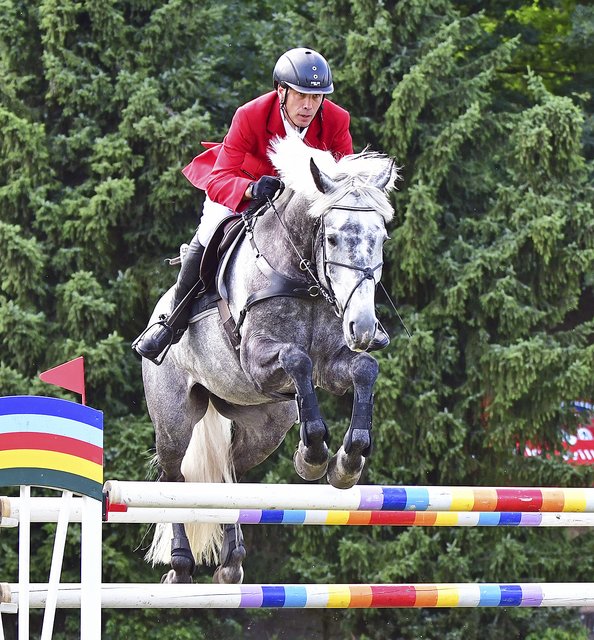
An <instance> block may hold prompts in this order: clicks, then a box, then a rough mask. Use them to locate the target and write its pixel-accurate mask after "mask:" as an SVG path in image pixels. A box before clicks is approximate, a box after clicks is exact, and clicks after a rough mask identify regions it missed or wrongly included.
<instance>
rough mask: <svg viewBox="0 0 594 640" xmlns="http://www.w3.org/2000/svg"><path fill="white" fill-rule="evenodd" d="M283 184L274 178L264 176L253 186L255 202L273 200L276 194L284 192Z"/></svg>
mask: <svg viewBox="0 0 594 640" xmlns="http://www.w3.org/2000/svg"><path fill="white" fill-rule="evenodd" d="M283 186H284V185H283V183H282V181H281V180H279V179H278V178H275V177H274V176H262V177H261V178H260V179H259V180H258V182H254V183H253V184H252V198H253V199H254V200H266V199H267V198H270V199H272V198H273V197H274V195H275V194H276V192H277V191H278V190H279V189H280V190H281V191H282V187H283Z"/></svg>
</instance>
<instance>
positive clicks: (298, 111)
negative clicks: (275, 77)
mask: <svg viewBox="0 0 594 640" xmlns="http://www.w3.org/2000/svg"><path fill="white" fill-rule="evenodd" d="M278 95H279V99H280V101H281V103H282V102H283V98H284V100H285V110H286V113H287V115H288V117H289V122H291V123H292V124H294V125H296V126H298V127H301V128H304V127H309V125H310V124H311V121H312V120H313V119H314V117H315V115H316V113H317V112H318V111H319V109H320V107H321V105H322V100H323V98H324V96H323V95H322V94H321V93H300V92H299V91H295V90H294V89H290V88H288V89H285V88H284V87H279V88H278Z"/></svg>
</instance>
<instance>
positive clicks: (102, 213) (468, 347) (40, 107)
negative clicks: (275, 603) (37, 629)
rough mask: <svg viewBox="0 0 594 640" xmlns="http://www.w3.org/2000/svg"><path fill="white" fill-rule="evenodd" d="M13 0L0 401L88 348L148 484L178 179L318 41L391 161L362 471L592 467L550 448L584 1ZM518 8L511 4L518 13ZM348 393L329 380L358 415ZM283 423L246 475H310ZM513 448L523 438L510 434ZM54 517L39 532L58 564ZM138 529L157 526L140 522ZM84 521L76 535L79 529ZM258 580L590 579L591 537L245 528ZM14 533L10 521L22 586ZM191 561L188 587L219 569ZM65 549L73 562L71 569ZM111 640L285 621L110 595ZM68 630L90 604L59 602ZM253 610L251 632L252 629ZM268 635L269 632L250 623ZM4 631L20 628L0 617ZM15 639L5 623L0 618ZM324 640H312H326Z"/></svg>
mask: <svg viewBox="0 0 594 640" xmlns="http://www.w3.org/2000/svg"><path fill="white" fill-rule="evenodd" d="M504 4H505V5H506V6H505V8H504V7H503V5H502V3H498V2H491V1H490V0H481V1H471V0H465V1H464V2H456V3H454V2H451V1H449V0H427V1H423V2H421V1H420V0H401V1H399V2H396V1H395V0H384V1H383V2H370V1H369V0H325V1H324V2H321V1H319V0H310V1H309V2H307V3H296V2H291V1H290V0H281V2H274V3H273V2H271V1H270V0H256V1H254V2H249V3H243V2H239V1H231V0H228V1H226V2H223V3H219V2H213V1H212V0H205V1H204V2H200V3H187V2H182V1H181V0H168V1H166V0H124V1H122V2H115V1H114V0H78V1H75V0H60V1H57V0H35V1H33V2H24V1H22V0H0V70H1V72H2V82H1V83H0V96H1V102H0V126H1V129H2V136H1V137H0V141H1V142H0V145H1V150H2V154H1V159H0V240H1V244H2V248H3V251H2V252H0V338H1V340H2V344H3V346H4V348H3V351H2V355H1V356H0V393H2V395H10V394H19V393H32V394H40V395H54V394H58V395H62V396H63V397H71V396H70V395H69V394H67V393H66V392H60V391H59V390H57V389H54V388H48V387H47V386H46V385H44V384H43V383H41V382H40V381H39V380H38V378H37V375H38V373H39V372H40V371H43V370H45V369H48V368H50V367H52V366H54V365H56V364H59V363H60V362H64V361H66V360H68V359H70V358H73V357H75V356H78V355H81V354H82V355H84V356H85V359H86V365H87V372H88V376H87V385H88V399H89V404H91V405H92V406H94V407H97V408H99V409H101V410H103V411H104V413H105V418H106V420H105V429H106V456H105V458H106V474H107V475H108V476H110V477H115V478H127V479H144V478H145V477H146V475H147V469H148V467H149V464H148V462H149V458H150V449H151V447H152V444H153V435H152V427H151V425H150V423H149V420H148V417H147V415H146V411H145V407H144V405H143V401H142V390H141V379H140V365H139V362H138V360H137V359H136V358H135V357H134V356H133V354H132V352H131V351H130V349H129V343H130V341H131V340H132V339H133V338H134V337H135V335H136V334H137V333H138V332H139V331H140V330H141V329H142V328H143V327H144V324H145V322H146V320H147V318H148V315H149V311H150V308H151V307H152V305H153V304H154V302H155V301H156V299H157V298H158V296H159V295H160V294H161V293H162V292H163V291H164V290H165V289H167V288H168V287H169V286H170V285H171V284H172V283H173V281H174V279H175V276H176V274H175V273H174V272H173V271H172V270H170V269H169V267H166V266H164V265H163V262H162V260H163V258H165V257H167V256H170V255H173V254H175V253H176V251H177V247H178V245H179V244H180V243H181V242H183V241H187V239H188V238H189V237H190V235H191V233H192V231H193V228H194V227H195V225H196V222H197V216H196V212H197V211H198V210H199V208H200V205H201V195H200V194H199V193H198V192H196V191H195V190H193V189H192V188H191V187H190V186H189V185H188V184H187V182H186V181H185V179H184V178H183V177H182V176H181V174H180V169H181V168H182V167H183V166H184V165H185V164H186V163H187V162H188V161H189V160H190V159H191V158H192V157H193V156H194V155H195V154H196V153H198V152H200V150H201V148H200V142H201V141H202V140H220V139H221V138H222V136H223V135H224V133H225V130H226V128H227V126H228V124H229V122H230V119H231V116H232V114H233V111H234V109H235V108H236V107H237V106H238V105H239V104H240V103H242V102H244V101H246V100H248V99H250V98H252V97H254V96H255V95H257V94H259V93H261V92H263V91H265V90H268V88H270V70H271V69H272V67H273V65H274V61H275V60H276V58H277V57H278V55H280V53H282V51H284V50H285V49H288V48H290V47H293V46H302V45H306V46H313V47H315V48H317V49H318V50H319V51H321V52H322V53H323V54H324V55H325V56H326V57H327V58H328V59H329V61H330V63H331V65H332V68H333V72H334V77H335V85H336V89H337V91H336V94H335V96H333V98H336V100H337V101H338V102H339V103H340V104H342V105H343V106H345V107H347V108H348V109H349V110H350V111H351V114H352V129H353V134H354V141H355V147H356V149H357V150H361V149H363V148H364V147H365V146H367V145H369V146H371V148H373V149H375V150H378V151H383V152H385V153H388V154H389V155H391V156H394V157H395V158H396V160H397V162H398V163H399V164H401V165H403V174H404V181H403V182H402V183H401V185H400V192H399V193H398V194H397V195H396V196H395V199H394V203H395V208H396V212H397V214H396V218H395V220H394V222H393V223H392V228H391V229H390V232H391V236H392V240H391V242H390V243H388V244H387V245H386V246H387V264H386V269H385V270H384V273H385V275H384V283H385V285H386V287H387V289H388V291H389V292H390V295H391V297H392V298H393V299H394V300H395V302H396V304H397V306H398V309H399V311H400V313H401V314H402V315H403V317H404V320H405V322H406V324H407V325H408V326H409V327H410V329H411V331H412V338H411V339H408V337H407V336H406V334H405V333H404V331H403V330H402V328H401V326H400V324H399V322H398V319H397V318H396V316H395V315H393V314H392V313H391V312H390V306H389V304H388V303H387V301H383V302H382V309H383V313H384V317H383V319H384V321H385V322H386V324H387V325H388V326H389V328H390V331H391V333H392V335H393V342H392V345H391V346H390V348H389V349H388V350H387V351H385V352H383V353H381V354H380V355H379V356H378V357H379V358H380V361H381V375H380V379H379V381H378V385H377V390H376V391H377V392H376V419H375V425H374V433H375V439H376V447H375V453H374V455H373V456H372V458H371V460H370V464H369V468H368V470H367V473H366V476H365V477H364V478H363V480H362V482H370V483H382V484H384V483H385V484H398V483H406V484H430V485H435V484H468V485H482V486H487V485H492V484H502V485H520V484H528V485H551V486H578V485H591V484H592V473H591V472H589V471H588V470H587V469H578V468H576V467H573V466H570V465H567V464H566V463H565V462H564V461H562V460H560V459H559V458H557V457H555V456H548V455H544V454H543V456H542V457H540V458H538V457H537V458H532V459H530V460H527V459H524V458H523V457H522V456H521V455H518V451H521V450H522V447H523V444H524V443H525V442H526V441H527V440H530V441H532V442H536V443H539V444H541V445H542V446H543V447H545V452H546V451H547V449H546V448H547V447H549V450H553V449H555V448H558V447H560V446H561V432H560V425H562V424H567V425H568V428H571V425H572V420H573V422H575V420H574V418H573V415H572V413H571V411H569V407H570V403H571V401H573V400H576V399H586V400H588V399H590V400H591V399H594V393H593V391H592V380H593V379H594V377H593V364H592V362H593V358H592V308H593V305H592V303H593V291H592V280H593V277H592V273H593V269H592V264H593V248H594V247H593V228H592V219H593V215H592V213H593V211H592V209H593V206H594V198H593V194H592V187H591V181H592V180H591V179H592V156H593V152H592V140H593V136H592V123H593V122H594V120H593V117H592V111H593V109H592V98H591V96H589V95H587V93H586V92H587V91H588V90H589V89H591V87H592V71H593V70H592V60H593V59H594V57H593V56H592V50H593V43H594V39H593V36H592V34H593V33H594V14H593V13H592V10H591V7H589V5H587V4H585V3H579V2H576V1H575V0H549V1H547V2H545V1H544V0H542V1H540V2H532V1H530V2H528V1H527V0H516V1H514V2H512V3H504ZM507 5H508V6H507ZM348 404H349V399H348V398H347V399H345V400H340V399H339V400H333V399H324V409H325V413H326V417H327V419H328V422H329V424H331V426H332V428H333V430H336V431H338V432H341V431H342V428H343V427H344V424H345V421H346V420H347V413H346V411H345V407H346V406H347V405H348ZM297 435H298V434H297V433H296V431H295V433H291V434H290V435H289V437H288V439H287V442H286V444H285V446H284V448H283V449H282V451H280V452H278V453H277V454H275V455H274V456H273V457H272V458H271V459H270V460H269V461H268V462H267V463H266V464H265V465H262V466H261V467H260V468H258V469H257V470H256V471H255V473H254V474H253V478H252V479H255V480H259V479H263V480H267V481H273V482H274V481H277V482H295V481H296V478H295V473H294V471H293V469H292V463H291V459H292V450H293V448H294V446H295V443H296V440H297ZM516 445H518V446H516ZM52 529H53V527H52V525H45V526H44V527H43V530H42V531H38V532H37V535H38V537H37V540H36V544H35V546H36V548H38V558H37V560H36V562H35V564H34V567H35V571H36V574H35V575H34V576H33V579H34V580H36V581H40V582H42V581H45V580H46V578H47V573H46V568H45V567H46V566H47V560H48V558H49V556H50V554H51V543H52V537H51V536H50V535H48V534H49V533H50V532H51V531H52ZM145 533H146V531H145V528H143V527H131V526H127V527H123V526H121V527H114V528H113V529H108V530H106V531H105V544H104V548H103V556H104V579H105V581H107V582H110V581H114V582H117V581H121V582H123V581H126V582H133V581H139V582H140V581H147V582H150V581H155V580H156V579H158V573H157V572H156V571H154V570H152V569H151V568H149V567H146V566H145V565H144V564H143V562H142V559H141V558H142V550H141V549H139V548H138V547H139V545H142V544H143V542H141V541H142V540H143V535H145ZM148 535H149V536H150V533H149V534H148ZM77 536H78V532H77V531H76V529H75V530H74V531H73V532H72V533H71V534H70V538H71V540H72V541H73V542H74V541H76V539H77ZM245 536H246V542H247V545H248V550H249V556H248V561H247V565H246V566H247V572H248V575H249V580H250V582H263V583H264V582H270V581H271V580H275V581H278V582H282V581H287V582H299V581H303V582H363V583H371V582H401V581H402V582H437V581H440V582H468V581H477V582H479V581H481V582H484V581H493V582H499V581H501V582H506V581H507V582H516V581H547V580H549V581H562V580H568V581H580V580H588V581H589V580H590V578H589V575H590V574H591V572H592V566H591V561H590V560H589V558H591V557H592V553H590V552H591V550H592V549H591V545H592V538H591V535H583V536H582V537H580V538H579V546H580V560H581V563H580V565H579V566H576V565H575V564H573V562H572V558H575V545H576V543H575V540H574V539H573V538H572V536H571V535H569V534H568V532H567V531H565V530H558V531H557V530H542V529H540V530H519V529H518V530H513V529H512V530H501V529H493V530H489V529H467V530H464V529H449V528H448V529H439V530H435V529H433V530H432V529H419V528H414V529H412V528H411V529H374V530H369V529H357V528H349V530H348V532H346V533H345V531H344V530H341V529H340V528H325V527H319V528H318V527H311V528H303V529H302V530H299V531H296V530H295V529H293V530H289V529H288V528H287V529H282V528H280V527H279V528H275V529H274V533H273V534H272V533H271V535H269V536H262V535H261V532H259V530H257V529H256V528H255V527H254V528H246V531H245ZM15 549H16V539H15V538H14V537H12V532H9V533H8V534H7V535H6V536H4V535H3V536H2V538H1V539H0V553H1V554H2V558H3V563H2V567H3V574H2V576H0V578H1V579H2V580H10V581H15V580H16V556H15ZM209 573H210V572H209V571H208V570H202V571H201V572H200V573H199V575H198V579H199V580H205V581H208V580H209V579H210V577H209ZM77 577H78V576H77V564H76V558H73V559H71V560H70V562H69V566H68V567H67V568H66V572H65V579H66V580H72V581H76V580H77ZM104 613H105V616H104V617H105V633H104V636H105V637H106V638H121V637H146V638H147V639H149V638H161V637H164V636H165V635H169V636H171V637H179V638H186V637H187V638H189V637H200V636H201V635H202V636H203V637H209V636H210V635H212V634H214V633H217V634H218V635H219V636H220V637H222V638H246V637H248V636H249V631H248V626H249V624H253V623H254V622H256V623H257V622H258V621H259V620H264V621H266V623H267V627H268V628H272V629H274V631H273V633H275V632H276V633H277V635H278V636H279V637H285V638H298V637H302V636H305V635H306V633H307V632H306V631H303V633H301V631H300V629H299V628H298V625H300V624H302V621H303V620H304V619H305V616H302V617H301V616H298V617H297V620H298V621H299V623H298V625H287V624H286V615H287V614H286V612H246V613H241V612H237V613H235V612H234V613H233V614H225V615H219V614H218V613H209V612H185V613H184V615H183V616H180V615H178V613H176V612H166V611H160V612H158V613H155V612H154V611H138V612H134V614H133V615H131V613H126V615H122V613H121V612H117V611H109V612H108V611H105V612H104ZM316 620H319V621H320V627H321V628H322V629H323V630H324V631H323V632H322V631H321V632H320V637H322V634H324V635H323V637H326V638H331V637H337V638H343V637H346V636H347V635H348V636H353V637H358V638H369V639H371V638H385V637H394V638H403V639H404V638H406V639H413V638H419V637H424V638H428V639H430V638H440V639H443V638H445V639H448V640H454V639H457V638H461V637H464V638H477V637H481V638H484V639H489V638H493V639H496V638H497V639H499V638H502V637H506V638H508V637H509V638H518V639H526V640H535V639H536V638H539V639H540V638H548V639H549V640H563V639H564V638H570V637H571V638H572V639H573V638H578V639H579V638H585V631H584V627H583V625H582V624H581V622H580V620H579V616H578V613H577V612H575V611H563V610H551V611H548V612H547V611H537V612H535V611H530V610H504V611H496V612H494V610H455V609H453V610H443V611H429V610H402V611H358V612H355V611H350V612H340V613H339V614H336V613H333V612H331V611H324V612H321V613H320V614H319V616H318V617H317V618H316ZM58 622H59V623H60V625H61V633H62V636H61V637H73V636H74V635H76V626H77V621H76V616H72V615H64V614H63V613H61V615H60V617H59V620H58ZM248 623H249V624H248ZM255 628H256V631H254V634H258V633H260V635H259V636H258V637H262V631H261V627H260V626H258V625H257V624H256V627H255ZM9 633H10V632H9ZM9 637H10V636H9ZM310 637H311V636H310Z"/></svg>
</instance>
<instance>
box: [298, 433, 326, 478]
mask: <svg viewBox="0 0 594 640" xmlns="http://www.w3.org/2000/svg"><path fill="white" fill-rule="evenodd" d="M325 449H326V459H325V460H324V461H323V462H320V463H318V464H316V463H310V462H307V460H306V459H305V455H306V452H307V449H306V447H305V445H304V444H303V442H300V443H299V446H298V447H297V449H296V450H295V453H294V454H293V466H294V467H295V471H296V472H297V474H298V475H299V477H300V478H303V479H304V480H310V481H311V480H319V479H320V478H322V477H324V474H325V473H326V471H327V469H328V458H329V457H330V456H329V453H328V447H325Z"/></svg>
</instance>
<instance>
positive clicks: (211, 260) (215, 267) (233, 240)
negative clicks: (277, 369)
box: [176, 214, 245, 346]
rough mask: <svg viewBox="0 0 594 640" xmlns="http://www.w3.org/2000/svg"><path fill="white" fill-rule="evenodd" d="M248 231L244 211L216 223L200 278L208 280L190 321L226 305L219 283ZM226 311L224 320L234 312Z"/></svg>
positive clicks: (196, 300)
mask: <svg viewBox="0 0 594 640" xmlns="http://www.w3.org/2000/svg"><path fill="white" fill-rule="evenodd" d="M244 234H245V227H244V225H243V222H242V217H241V214H234V215H231V216H229V217H227V218H225V219H224V220H222V221H221V222H220V223H219V224H218V226H217V227H216V229H215V231H214V233H213V235H212V237H211V239H210V241H209V243H208V245H207V246H206V248H205V250H204V255H203V257H202V261H201V263H200V279H201V280H202V282H203V284H204V290H203V293H201V294H199V297H197V298H195V299H194V300H193V302H192V303H191V307H190V319H189V322H190V323H194V322H198V321H199V320H200V318H201V317H203V316H204V314H205V313H207V312H208V313H210V312H211V311H212V310H215V309H216V308H217V307H219V309H224V307H226V304H224V305H222V304H221V303H223V298H222V296H221V294H220V292H219V289H218V287H217V282H221V281H222V273H223V272H224V269H225V267H226V265H227V262H228V259H229V257H230V255H231V253H232V251H230V249H232V248H234V247H235V246H237V244H238V243H239V241H240V240H241V238H242V237H243V235H244ZM182 253H183V251H180V254H182ZM181 260H183V257H182V256H181V255H180V260H179V261H181ZM176 262H177V260H176ZM222 313H223V312H222ZM224 313H225V317H223V318H222V320H223V323H225V321H226V320H228V319H229V315H230V314H229V313H228V310H226V311H224ZM227 333H229V331H227ZM230 337H231V336H230ZM232 344H233V345H234V346H236V345H235V341H234V340H232Z"/></svg>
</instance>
